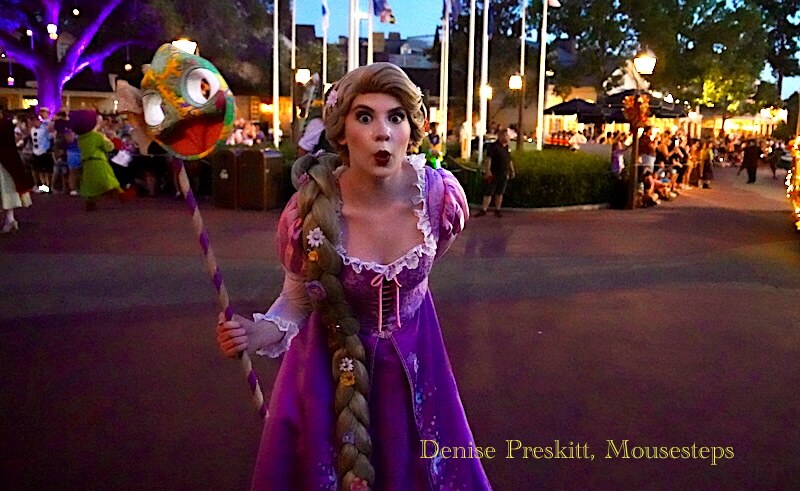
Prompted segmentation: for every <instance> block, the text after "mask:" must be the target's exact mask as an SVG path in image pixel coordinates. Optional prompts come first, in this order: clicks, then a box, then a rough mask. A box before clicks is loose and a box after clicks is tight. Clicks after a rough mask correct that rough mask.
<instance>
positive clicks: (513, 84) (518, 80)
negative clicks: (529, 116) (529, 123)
mask: <svg viewBox="0 0 800 491" xmlns="http://www.w3.org/2000/svg"><path fill="white" fill-rule="evenodd" d="M508 88H509V89H511V90H519V91H520V93H519V116H518V117H517V151H518V152H519V151H521V150H522V104H523V98H524V97H525V78H524V77H523V76H522V75H512V76H511V78H509V79H508Z"/></svg>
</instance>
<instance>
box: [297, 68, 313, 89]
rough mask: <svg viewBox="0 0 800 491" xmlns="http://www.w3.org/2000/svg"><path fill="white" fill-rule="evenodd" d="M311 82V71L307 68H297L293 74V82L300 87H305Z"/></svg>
mask: <svg viewBox="0 0 800 491" xmlns="http://www.w3.org/2000/svg"><path fill="white" fill-rule="evenodd" d="M309 80H311V70H309V69H308V68H298V69H297V72H296V73H295V74H294V81H295V82H297V83H298V84H300V85H305V84H307V83H308V81H309Z"/></svg>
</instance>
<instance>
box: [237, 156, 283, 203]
mask: <svg viewBox="0 0 800 491" xmlns="http://www.w3.org/2000/svg"><path fill="white" fill-rule="evenodd" d="M284 172H285V165H284V162H283V155H282V154H281V153H280V152H276V151H266V152H261V151H259V150H245V151H243V152H242V153H241V155H239V190H238V201H237V203H238V205H239V208H242V209H244V210H271V209H273V208H279V207H280V206H281V205H282V203H283V200H282V199H281V198H282V197H281V188H282V183H283V178H284V175H283V174H284Z"/></svg>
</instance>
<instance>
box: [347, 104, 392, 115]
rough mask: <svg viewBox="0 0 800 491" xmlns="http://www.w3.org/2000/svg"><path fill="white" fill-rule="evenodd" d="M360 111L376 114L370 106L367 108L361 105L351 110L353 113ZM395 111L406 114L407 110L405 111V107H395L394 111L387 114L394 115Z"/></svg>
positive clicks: (390, 110)
mask: <svg viewBox="0 0 800 491" xmlns="http://www.w3.org/2000/svg"><path fill="white" fill-rule="evenodd" d="M358 110H364V111H369V112H373V113H374V112H375V109H373V108H371V107H370V106H365V105H364V104H359V105H357V106H355V107H354V108H353V109H351V111H358ZM395 111H402V112H405V109H403V106H397V107H393V108H392V109H389V110H388V111H387V112H390V113H393V112H395Z"/></svg>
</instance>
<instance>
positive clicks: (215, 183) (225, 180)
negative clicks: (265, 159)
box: [211, 150, 238, 208]
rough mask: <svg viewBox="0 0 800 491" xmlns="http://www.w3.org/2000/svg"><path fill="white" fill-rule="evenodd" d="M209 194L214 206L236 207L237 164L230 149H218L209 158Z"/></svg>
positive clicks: (234, 155)
mask: <svg viewBox="0 0 800 491" xmlns="http://www.w3.org/2000/svg"><path fill="white" fill-rule="evenodd" d="M211 174H212V176H211V195H212V201H213V203H214V208H236V191H237V189H238V186H237V182H236V181H237V177H238V166H237V158H236V154H235V153H234V152H233V151H232V150H218V151H216V152H214V154H213V157H212V158H211Z"/></svg>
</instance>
